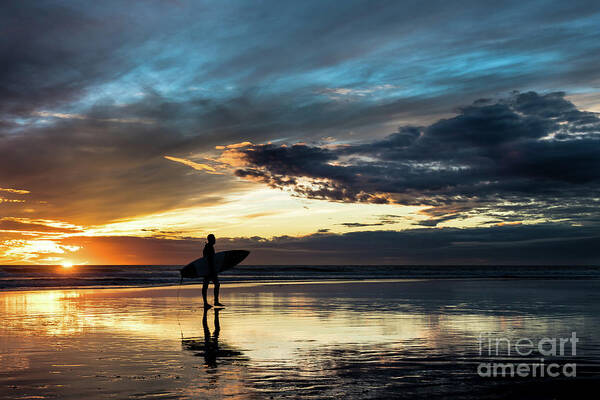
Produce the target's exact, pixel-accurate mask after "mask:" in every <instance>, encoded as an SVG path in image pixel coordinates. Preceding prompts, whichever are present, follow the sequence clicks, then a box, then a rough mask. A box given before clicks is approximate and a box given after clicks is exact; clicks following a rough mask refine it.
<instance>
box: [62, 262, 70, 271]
mask: <svg viewBox="0 0 600 400" xmlns="http://www.w3.org/2000/svg"><path fill="white" fill-rule="evenodd" d="M61 265H62V267H63V268H65V269H69V268H73V263H72V262H70V261H63V263H62V264H61Z"/></svg>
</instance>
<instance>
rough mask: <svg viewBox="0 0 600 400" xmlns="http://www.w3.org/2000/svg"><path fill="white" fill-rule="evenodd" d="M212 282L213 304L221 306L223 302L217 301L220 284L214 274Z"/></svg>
mask: <svg viewBox="0 0 600 400" xmlns="http://www.w3.org/2000/svg"><path fill="white" fill-rule="evenodd" d="M213 283H214V285H215V306H222V305H223V304H221V303H219V289H220V288H221V284H220V283H219V278H217V277H216V276H215V277H214V278H213Z"/></svg>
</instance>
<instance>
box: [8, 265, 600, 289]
mask: <svg viewBox="0 0 600 400" xmlns="http://www.w3.org/2000/svg"><path fill="white" fill-rule="evenodd" d="M180 269H181V266H174V265H81V266H74V267H72V268H64V267H62V266H48V265H11V266H0V289H40V288H48V289H49V288H78V287H135V286H140V287H143V286H165V285H174V284H179V283H180V276H179V270H180ZM220 278H221V281H222V282H252V281H266V282H270V281H275V282H276V281H290V280H291V281H304V280H324V279H328V280H334V279H337V280H340V279H341V280H367V279H588V280H589V279H591V280H595V279H599V278H600V266H464V265H463V266H460V265H457V266H426V265H412V266H408V265H402V266H399V265H318V266H317V265H241V266H238V267H236V268H234V269H232V270H229V271H226V272H224V273H223V274H221V275H220ZM183 283H184V284H189V283H198V280H189V279H185V280H184V281H183Z"/></svg>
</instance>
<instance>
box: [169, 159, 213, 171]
mask: <svg viewBox="0 0 600 400" xmlns="http://www.w3.org/2000/svg"><path fill="white" fill-rule="evenodd" d="M164 157H165V158H166V159H167V160H171V161H175V162H178V163H181V164H184V165H187V166H188V167H192V168H194V169H195V170H198V171H206V172H208V173H218V172H217V170H216V169H214V168H213V167H211V166H210V165H208V164H200V163H197V162H194V161H190V160H186V159H185V158H177V157H171V156H164Z"/></svg>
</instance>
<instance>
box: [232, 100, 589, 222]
mask: <svg viewBox="0 0 600 400" xmlns="http://www.w3.org/2000/svg"><path fill="white" fill-rule="evenodd" d="M230 152H237V153H238V156H239V158H240V159H242V160H243V161H244V162H245V163H246V164H247V167H246V168H243V169H239V170H238V171H236V175H237V176H240V177H248V176H254V177H260V181H263V182H266V183H268V184H269V185H271V186H272V187H278V188H286V189H292V190H293V191H294V192H295V193H296V194H298V195H300V196H307V197H313V198H323V199H328V200H335V201H368V202H380V201H396V202H399V203H404V204H431V205H437V206H440V205H444V204H452V203H461V202H463V203H467V202H474V203H475V204H474V205H478V206H484V205H485V203H486V202H495V203H496V202H509V201H515V200H516V199H521V201H523V200H524V199H529V200H530V201H533V202H536V201H537V202H544V203H546V204H547V203H548V202H552V201H554V202H560V201H562V202H563V205H564V203H569V202H581V201H582V199H588V200H587V201H589V202H595V201H596V200H595V199H596V198H597V197H598V194H599V193H600V191H599V189H600V185H599V184H600V158H599V157H598V154H599V153H600V119H599V118H598V117H597V115H595V114H593V113H590V112H584V111H580V110H578V109H577V108H576V107H575V106H574V105H573V104H572V103H571V102H569V101H567V100H566V99H565V98H564V93H549V94H545V95H542V94H538V93H535V92H527V93H515V94H514V95H512V96H511V97H509V98H506V99H502V100H499V101H489V100H484V101H477V102H475V103H474V104H472V105H470V106H467V107H463V108H461V109H460V112H459V114H458V115H456V116H455V117H452V118H448V119H443V120H440V121H437V122H435V123H433V124H431V125H429V126H423V127H411V126H408V127H402V128H400V129H399V131H398V132H397V133H394V134H392V135H390V136H388V137H387V138H385V139H383V140H379V141H374V142H371V143H365V144H359V145H349V146H340V147H333V148H331V147H315V146H309V145H305V144H297V145H293V146H278V145H274V144H266V145H253V146H247V147H244V148H240V149H235V150H230ZM300 178H305V179H308V180H309V183H308V184H307V183H303V182H302V181H300V180H299V179H300ZM447 211H452V210H444V212H445V213H446V214H445V215H444V216H443V218H442V219H441V220H439V221H444V220H448V219H450V217H449V216H448V215H447V214H448V213H447ZM549 213H552V210H549ZM450 214H455V213H453V212H450Z"/></svg>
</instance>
